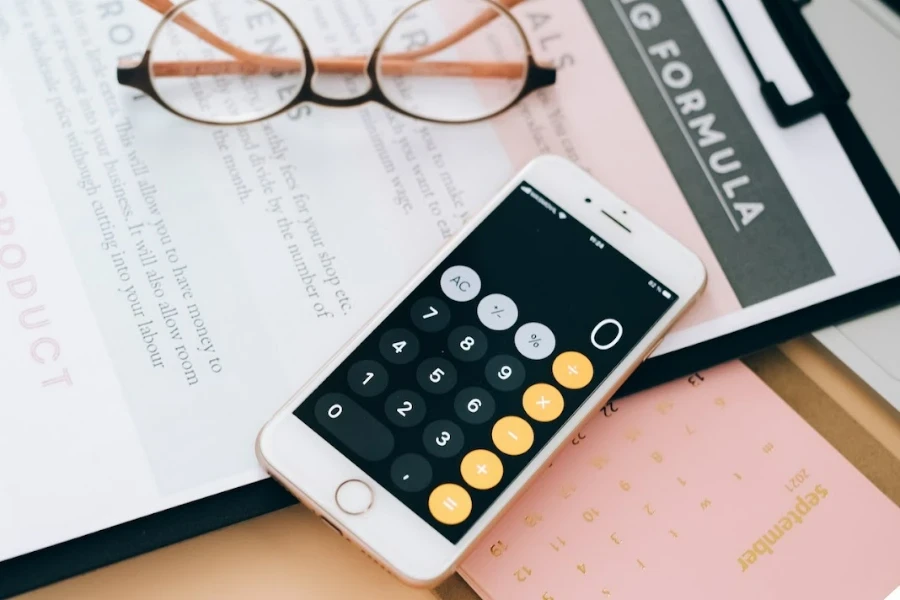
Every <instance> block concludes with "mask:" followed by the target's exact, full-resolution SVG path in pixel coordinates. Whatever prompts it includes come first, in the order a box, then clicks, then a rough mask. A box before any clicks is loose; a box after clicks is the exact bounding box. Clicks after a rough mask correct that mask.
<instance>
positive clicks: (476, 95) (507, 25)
mask: <svg viewBox="0 0 900 600" xmlns="http://www.w3.org/2000/svg"><path fill="white" fill-rule="evenodd" d="M404 6H406V7H408V8H406V9H404V8H403V7H404ZM341 7H344V8H343V9H342V8H341ZM285 8H287V9H288V15H289V16H286V15H285V14H283V13H282V12H281V11H280V10H278V9H276V8H275V6H274V5H271V4H269V3H268V2H264V1H262V0H243V1H235V0H193V1H191V2H187V3H185V4H184V5H183V6H182V7H181V8H180V9H179V10H178V11H177V12H175V13H174V14H171V15H170V16H169V18H167V19H166V21H165V22H164V23H163V24H162V25H161V27H160V29H159V31H158V34H157V36H156V37H155V38H154V40H153V44H152V47H151V65H150V68H151V79H152V81H153V85H154V88H155V90H156V91H157V93H158V94H159V96H160V98H161V99H162V100H163V102H164V103H166V104H167V105H168V106H169V107H170V108H172V109H173V110H175V111H176V112H178V113H180V114H182V115H184V116H187V117H189V118H192V119H196V120H200V121H206V122H213V123H243V122H248V121H253V120H256V119H260V118H265V117H267V116H270V115H273V114H275V113H277V112H279V111H280V110H282V109H283V108H284V107H285V106H287V105H288V104H289V103H290V102H291V101H292V100H293V99H294V98H295V97H296V96H297V95H298V93H300V91H301V87H302V85H303V83H304V81H305V77H306V72H307V69H309V68H313V67H314V68H315V74H314V76H313V78H312V87H313V90H314V91H315V92H316V93H317V94H319V95H321V96H324V97H326V98H337V99H345V98H353V97H358V96H360V95H363V94H365V93H366V92H368V91H369V90H370V89H371V87H372V86H373V85H378V86H379V87H380V88H381V91H382V92H383V94H384V96H385V97H386V98H387V100H388V103H389V104H392V105H393V106H394V107H396V108H398V109H400V110H401V111H404V112H407V113H410V114H412V115H414V116H417V117H422V118H426V119H432V120H436V121H446V122H467V121H472V120H477V119H481V118H485V117H488V116H491V115H493V114H495V113H497V112H499V111H501V110H503V109H505V108H506V107H508V106H509V105H510V104H511V103H513V102H514V101H515V100H516V99H517V98H518V96H519V94H520V92H521V90H522V88H523V87H524V85H525V76H526V74H527V70H528V53H527V43H526V41H525V39H524V37H523V36H522V33H521V30H520V28H519V27H518V26H517V24H516V22H515V21H514V20H513V19H512V18H511V17H510V16H509V15H508V14H507V13H505V12H504V11H502V10H501V9H500V8H498V7H497V5H495V4H493V3H492V2H489V1H487V0H426V1H424V2H418V3H414V4H412V5H411V6H410V4H409V2H398V1H394V0H376V1H369V2H357V3H350V4H347V3H333V2H324V3H320V2H312V3H301V4H294V3H290V4H289V5H285ZM352 12H356V13H358V14H350V13H352ZM386 26H387V30H386V33H384V36H383V38H381V39H382V44H381V47H380V48H376V45H377V43H378V40H379V38H380V37H381V33H382V32H384V31H385V27H386ZM298 30H299V31H302V32H304V35H305V37H304V38H303V39H301V37H300V34H299V32H298ZM306 32H309V33H306ZM304 43H306V44H308V46H309V48H310V50H311V52H312V55H313V57H314V61H315V65H306V64H305V62H304V53H303V47H304ZM373 53H374V55H373ZM370 57H371V58H374V60H375V67H376V68H375V73H376V81H375V82H372V81H369V76H368V74H367V72H366V65H367V64H368V61H369V59H370Z"/></svg>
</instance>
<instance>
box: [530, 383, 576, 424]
mask: <svg viewBox="0 0 900 600" xmlns="http://www.w3.org/2000/svg"><path fill="white" fill-rule="evenodd" d="M522 406H523V407H524V408H525V412H527V413H528V416H529V417H531V418H532V419H534V420H535V421H540V422H541V423H548V422H550V421H553V420H555V419H556V418H557V417H559V415H561V414H562V411H563V407H564V406H565V402H564V401H563V397H562V394H561V393H560V392H559V390H558V389H556V388H555V387H553V386H552V385H550V384H549V383H536V384H534V385H533V386H531V387H530V388H528V389H527V390H525V395H523V396H522Z"/></svg>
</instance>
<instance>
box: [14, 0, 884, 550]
mask: <svg viewBox="0 0 900 600" xmlns="http://www.w3.org/2000/svg"><path fill="white" fill-rule="evenodd" d="M609 1H610V2H611V3H612V4H610V7H613V6H615V7H616V8H617V10H620V11H621V13H622V14H624V15H626V16H628V11H629V10H631V9H632V8H633V7H630V6H628V5H629V4H630V3H628V2H625V3H622V4H617V3H615V0H609ZM350 4H351V3H344V2H334V1H332V0H310V1H309V2H306V3H304V5H303V7H302V8H301V7H298V6H296V5H291V6H290V11H291V14H292V16H294V17H295V18H296V19H297V21H298V23H301V28H303V26H302V22H304V20H306V22H309V19H311V18H313V17H312V16H311V14H312V12H313V11H317V12H316V13H315V14H316V16H315V18H316V19H319V20H320V21H322V22H325V23H328V28H329V31H330V32H332V33H333V34H334V35H335V36H337V37H336V38H334V39H331V42H332V43H337V42H335V40H342V41H343V43H344V44H345V45H346V47H348V48H351V49H355V48H356V45H357V44H359V45H363V46H365V45H366V44H371V43H374V40H375V39H376V38H377V36H378V34H380V28H381V27H382V26H383V25H384V24H386V23H387V21H388V20H389V15H390V14H392V12H393V11H394V10H395V9H396V8H397V7H399V6H402V5H405V2H401V1H394V0H391V1H389V2H388V1H385V0H377V1H376V0H371V1H370V2H359V3H352V4H353V6H350ZM660 4H663V3H660ZM687 6H688V8H689V10H690V14H691V16H692V17H693V18H694V20H695V21H696V24H697V28H698V29H699V30H700V32H701V33H702V35H703V37H704V38H705V40H706V43H707V44H708V45H709V46H710V47H711V48H712V49H713V51H714V54H715V57H716V61H717V62H718V64H719V68H720V69H721V71H722V72H724V74H725V78H726V79H727V81H728V83H729V84H730V85H731V87H732V89H733V90H734V93H735V94H736V96H737V98H738V100H739V102H740V106H741V108H742V109H743V111H744V113H745V114H746V118H747V119H749V122H750V123H751V124H752V125H753V127H754V129H755V130H756V133H757V135H758V137H759V140H760V141H761V143H762V145H763V146H764V147H765V150H766V151H767V152H768V154H769V155H770V156H771V159H772V161H773V162H774V163H775V165H776V167H777V172H778V174H780V176H781V178H782V179H783V180H784V185H785V186H786V187H787V189H788V190H789V191H790V195H791V196H792V197H793V201H794V202H795V203H796V205H797V207H798V209H799V211H800V213H802V216H803V218H804V219H805V221H806V223H807V224H808V227H809V229H810V231H811V232H812V234H813V236H814V239H815V241H816V243H817V245H818V246H819V247H820V248H821V251H822V253H823V254H824V256H825V257H826V258H827V263H828V265H830V268H831V269H832V270H833V272H834V274H833V275H831V276H829V277H825V278H823V279H821V280H819V281H817V282H815V283H811V284H809V285H804V286H802V287H799V288H797V289H794V290H792V291H790V292H787V293H785V294H782V295H779V296H777V297H773V298H770V299H766V300H764V301H760V302H755V303H753V304H752V305H748V306H746V307H745V306H742V303H741V301H739V300H738V297H737V295H736V293H735V291H734V289H733V288H732V286H731V285H730V283H729V279H728V277H726V275H725V271H724V269H723V267H722V266H721V265H720V264H719V261H718V259H717V257H716V253H715V252H713V250H712V248H711V246H710V243H709V242H708V241H707V239H706V238H705V237H704V234H703V231H702V230H701V228H700V227H699V226H698V222H697V219H696V218H695V215H694V214H692V212H691V209H690V205H689V203H688V202H687V200H686V199H685V196H684V195H683V193H682V191H681V190H680V189H679V186H678V183H677V182H676V180H675V177H674V176H673V174H672V172H671V171H670V169H669V168H668V167H667V166H666V163H665V160H664V159H663V156H662V153H661V151H660V149H659V148H658V146H657V144H656V142H655V141H654V135H653V133H654V132H651V130H650V129H649V128H648V126H647V125H646V124H645V123H644V121H643V119H642V118H641V114H640V112H639V110H638V107H637V105H636V104H635V102H634V100H633V98H632V96H631V94H630V93H629V90H628V88H626V86H625V84H624V82H623V81H622V79H621V77H620V76H619V74H618V72H617V71H616V69H615V66H614V63H613V60H612V58H611V56H610V53H609V52H608V51H607V47H606V45H605V44H604V41H602V40H601V38H600V36H598V33H597V30H596V29H595V27H594V25H593V24H592V23H591V20H590V19H589V18H588V14H587V13H586V12H585V9H584V7H583V6H582V5H581V4H580V3H579V1H578V0H529V1H528V2H526V3H525V4H523V5H522V7H521V8H520V9H517V16H519V18H521V19H522V22H523V24H524V25H525V27H526V29H527V30H528V33H529V36H530V38H531V40H532V43H533V44H534V46H535V50H536V53H537V55H538V57H539V58H541V59H545V60H551V61H553V62H554V63H556V64H557V65H559V66H560V74H559V82H558V84H557V85H556V86H555V88H553V89H551V90H548V91H546V92H543V93H540V94H537V95H535V96H533V97H531V98H529V99H528V100H527V101H526V102H525V103H523V105H522V106H520V107H518V108H516V109H515V110H513V111H511V112H510V113H509V114H507V115H505V116H504V117H502V118H499V119H496V120H494V121H492V122H489V123H484V124H479V125H468V126H461V127H453V126H434V125H426V124H423V123H420V122H416V121H413V120H407V119H404V118H401V117H398V116H396V115H394V114H393V113H390V112H387V111H385V110H382V109H381V108H378V107H374V106H367V107H364V108H359V109H354V110H340V111H338V110H328V109H322V108H318V107H307V108H304V109H303V110H302V111H301V112H300V113H299V116H300V118H299V119H296V120H295V119H291V118H289V117H281V118H278V119H275V120H272V121H270V122H267V123H264V124H260V125H255V126H250V127H245V128H214V127H212V128H211V127H204V126H198V125H194V124H191V123H188V122H185V121H183V120H180V119H177V118H176V117H174V116H172V115H170V114H168V113H167V112H165V111H164V110H162V109H160V108H159V107H157V106H155V105H153V104H152V102H150V101H149V100H147V99H145V98H137V97H136V96H135V94H134V93H133V91H131V90H125V89H122V88H119V86H118V85H117V84H116V83H115V80H114V66H115V63H116V59H117V58H118V57H119V56H123V55H131V54H133V53H135V52H140V51H141V50H142V49H143V45H144V44H145V43H146V41H147V39H148V37H149V35H150V32H151V31H152V29H153V27H154V25H155V24H156V22H157V21H158V17H157V15H155V14H154V13H152V11H150V10H149V9H147V8H146V7H144V6H142V5H141V4H140V3H138V2H137V1H134V0H111V1H99V0H91V1H88V0H71V1H69V2H66V3H57V2H50V1H49V0H43V1H41V2H34V1H32V0H10V1H9V2H5V3H3V5H2V6H0V364H2V375H0V381H2V383H0V390H2V402H0V411H2V412H0V473H2V474H3V477H2V478H0V560H2V559H6V558H9V557H13V556H17V555H20V554H23V553H26V552H29V551H32V550H35V549H39V548H42V547H45V546H48V545H52V544H55V543H59V542H62V541H64V540H68V539H71V538H74V537H77V536H80V535H84V534H87V533H90V532H93V531H96V530H99V529H102V528H105V527H109V526H113V525H116V524H118V523H121V522H123V521H126V520H130V519H133V518H137V517H140V516H142V515H146V514H149V513H153V512H156V511H159V510H163V509H166V508H169V507H172V506H176V505H179V504H182V503H185V502H189V501H191V500H194V499H197V498H201V497H204V496H208V495H211V494H214V493H217V492H221V491H223V490H227V489H231V488H234V487H237V486H240V485H243V484H247V483H250V482H253V481H256V480H259V479H260V478H262V477H264V474H263V472H262V471H261V469H260V468H259V467H258V465H257V463H256V459H255V457H254V453H253V441H254V438H255V435H256V433H257V431H258V429H259V428H260V426H261V425H262V424H263V422H264V421H265V420H266V419H267V418H268V417H269V416H270V415H271V414H272V413H273V412H274V411H275V410H276V409H277V408H278V407H279V406H280V405H281V404H282V403H283V402H285V401H286V400H287V398H288V397H289V396H290V394H291V392H292V391H294V390H295V389H296V388H297V387H299V386H300V385H301V384H302V382H303V381H304V380H305V379H306V378H308V377H309V376H310V375H311V374H312V373H313V372H314V370H315V369H316V368H318V366H319V365H321V364H322V362H323V361H324V360H325V359H326V358H327V357H328V356H329V355H331V354H332V353H333V352H334V351H335V350H336V349H337V348H338V347H339V346H340V345H341V344H342V343H343V341H344V340H345V339H347V337H348V336H350V335H351V334H352V332H353V331H355V330H356V329H357V328H358V327H359V326H360V325H361V324H362V323H363V322H364V321H365V320H366V319H367V318H368V317H369V316H370V315H371V314H373V312H374V311H375V310H376V309H377V307H379V306H380V305H381V304H382V303H383V302H385V301H386V300H387V299H388V298H389V297H390V295H391V293H392V292H393V290H395V289H397V288H398V287H399V286H400V285H401V284H402V283H403V282H404V281H405V280H406V279H407V278H408V277H410V276H411V275H412V274H413V273H414V271H415V270H416V269H417V268H418V266H419V265H421V264H422V263H424V262H425V261H426V260H427V258H428V257H429V256H430V255H431V253H433V252H434V251H435V250H436V249H437V248H438V247H439V246H440V245H441V243H442V242H443V241H444V239H446V237H447V236H449V235H450V234H451V233H452V232H453V231H454V230H456V229H457V228H458V227H459V225H460V223H462V221H463V220H464V219H465V218H466V216H467V215H469V214H471V213H472V212H473V211H475V210H477V209H478V207H479V206H480V205H481V204H482V203H483V202H485V201H486V200H487V199H489V198H490V196H491V195H492V194H493V193H494V191H495V190H496V189H498V188H499V187H500V186H501V185H502V184H503V183H504V182H505V180H506V179H507V178H508V177H510V176H511V175H512V174H513V173H514V172H515V171H516V170H517V169H518V168H520V167H521V166H523V165H524V164H525V163H526V162H527V161H528V160H529V159H531V158H533V157H534V156H536V155H538V154H540V153H542V152H555V153H558V154H562V155H565V156H568V157H570V158H572V159H573V160H576V161H578V162H580V163H581V164H582V166H584V167H585V168H587V169H589V170H590V171H592V172H593V173H594V175H595V176H597V177H598V178H599V179H600V180H601V181H604V182H605V183H606V184H607V185H608V186H609V187H610V188H612V189H613V190H615V191H616V192H618V193H619V194H620V195H622V196H623V197H625V198H626V199H627V200H629V201H631V202H632V203H634V204H635V205H636V206H638V207H639V208H640V209H641V210H642V211H644V212H645V213H647V214H648V215H649V216H651V217H652V218H655V219H657V220H658V222H660V223H661V224H662V225H663V226H664V227H667V228H669V229H670V230H671V231H672V232H673V234H675V235H676V236H678V237H680V238H681V239H682V240H683V241H684V242H685V243H686V244H688V245H690V246H691V247H692V248H694V249H695V251H697V252H698V253H699V254H701V256H703V257H704V259H705V260H706V262H707V265H708V267H709V269H710V273H711V280H710V289H709V292H708V294H707V295H706V297H705V298H704V299H703V301H702V302H701V303H700V304H699V305H698V307H697V309H696V310H695V311H694V313H693V314H692V315H690V316H689V317H688V318H687V319H685V321H684V322H683V323H682V325H681V326H680V329H679V330H678V331H676V332H675V333H673V334H672V335H671V336H670V337H669V338H668V339H667V340H666V342H665V343H664V345H663V346H662V347H661V348H660V350H659V352H667V351H671V350H675V349H678V348H683V347H685V346H688V345H691V344H693V343H696V342H700V341H703V340H707V339H710V338H713V337H716V336H718V335H721V334H723V333H726V332H730V331H734V330H736V329H740V328H743V327H746V326H748V325H751V324H754V323H759V322H762V321H764V320H766V319H769V318H771V317H773V316H776V315H780V314H784V313H786V312H789V311H791V310H794V309H797V308H801V307H804V306H808V305H810V304H812V303H815V302H819V301H821V300H823V299H825V298H829V297H833V296H837V295H840V294H842V293H845V292H847V291H849V290H852V289H857V288H859V287H862V286H865V285H868V284H871V283H873V282H876V281H880V280H883V279H885V278H887V277H891V276H895V275H897V274H898V273H900V253H898V250H897V247H896V245H895V244H894V243H893V241H892V240H891V239H890V236H889V235H888V234H887V231H886V230H885V228H884V225H883V224H882V223H881V221H880V219H879V218H878V216H877V213H876V212H875V210H874V208H873V206H872V204H871V202H870V201H869V200H868V198H867V197H866V195H865V192H864V190H863V188H862V186H861V184H860V182H859V180H858V178H857V177H856V175H855V173H854V171H853V170H852V168H851V166H850V163H849V161H848V160H847V157H846V156H845V154H844V152H843V150H842V149H841V147H840V145H839V143H838V141H837V139H836V138H835V136H834V134H833V133H832V131H831V130H830V128H829V127H828V125H827V123H826V122H825V121H824V119H814V120H811V121H809V122H807V123H804V124H802V125H800V126H798V127H795V128H792V129H790V130H782V129H780V128H778V127H777V126H776V125H775V123H774V122H773V121H772V119H771V117H770V116H769V115H768V113H767V109H766V107H765V105H764V103H763V102H762V99H761V98H760V97H759V91H758V88H757V87H756V85H755V83H754V80H753V79H752V74H751V72H750V70H749V67H748V66H747V65H746V64H745V62H744V60H743V58H742V56H741V54H740V52H739V49H738V48H737V44H736V42H735V41H734V40H733V38H732V37H731V36H730V34H729V33H728V30H727V28H725V27H724V20H723V18H722V17H721V15H720V14H719V13H718V12H717V10H718V9H717V7H716V6H715V2H714V1H713V0H688V1H687ZM359 7H367V8H368V9H369V10H370V11H371V14H376V15H377V17H378V19H380V20H381V21H383V23H381V24H372V25H369V21H367V20H366V19H364V18H362V16H360V15H359V14H357V15H356V16H355V17H351V18H350V19H349V20H348V19H347V18H346V14H344V12H343V11H350V13H348V14H353V12H352V11H354V10H358V9H359ZM307 11H309V12H307ZM629 18H630V17H629ZM306 29H309V30H311V31H310V34H309V35H311V36H312V38H315V36H316V35H318V34H317V33H316V31H319V32H321V31H322V30H321V29H319V30H317V29H316V27H315V26H313V27H306ZM329 39H330V38H329ZM610 43H611V42H610ZM310 45H311V46H312V47H313V50H314V51H315V50H316V48H317V47H321V44H318V45H317V43H316V41H315V39H311V40H310ZM620 50H621V47H620ZM254 163H255V164H254ZM276 200H277V201H276ZM848 204H849V205H852V206H853V209H854V215H855V216H854V219H852V220H848V219H846V218H845V217H844V214H845V212H844V211H845V207H846V206H847V205H848ZM726 210H730V209H729V208H728V207H726ZM762 222H763V221H760V223H762ZM761 277H763V278H765V274H764V273H763V274H762V275H761Z"/></svg>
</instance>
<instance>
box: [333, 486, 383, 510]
mask: <svg viewBox="0 0 900 600" xmlns="http://www.w3.org/2000/svg"><path fill="white" fill-rule="evenodd" d="M334 500H335V502H337V505H338V508H340V509H341V510H342V511H344V512H345V513H347V514H348V515H361V514H363V513H364V512H366V511H367V510H369V509H370V508H372V503H373V501H374V500H375V494H374V493H373V492H372V488H370V487H369V484H367V483H366V482H364V481H360V480H359V479H350V480H349V481H345V482H344V483H342V484H341V485H340V486H338V489H337V491H336V492H335V493H334Z"/></svg>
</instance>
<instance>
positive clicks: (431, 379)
mask: <svg viewBox="0 0 900 600" xmlns="http://www.w3.org/2000/svg"><path fill="white" fill-rule="evenodd" d="M416 380H417V381H418V382H419V385H421V386H422V389H423V390H425V391H426V392H428V393H429V394H446V393H447V392H449V391H450V390H452V389H453V388H454V387H455V386H456V367H454V366H453V363H451V362H450V361H449V360H447V359H444V358H427V359H425V360H423V361H422V364H421V365H419V368H418V369H416Z"/></svg>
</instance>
